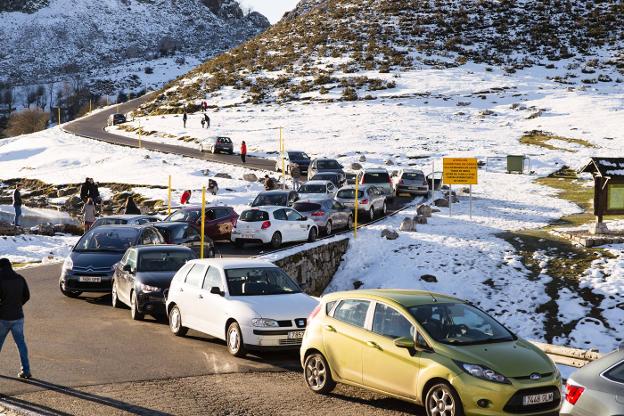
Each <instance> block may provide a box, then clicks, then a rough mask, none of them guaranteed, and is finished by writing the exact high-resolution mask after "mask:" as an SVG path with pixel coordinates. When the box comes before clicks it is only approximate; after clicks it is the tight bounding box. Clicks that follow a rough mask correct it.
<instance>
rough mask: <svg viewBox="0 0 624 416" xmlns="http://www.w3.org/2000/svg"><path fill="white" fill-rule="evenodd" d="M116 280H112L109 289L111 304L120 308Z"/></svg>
mask: <svg viewBox="0 0 624 416" xmlns="http://www.w3.org/2000/svg"><path fill="white" fill-rule="evenodd" d="M117 293H118V291H117V280H113V288H112V289H111V305H112V307H113V308H117V309H119V308H121V302H120V301H119V297H118V295H117Z"/></svg>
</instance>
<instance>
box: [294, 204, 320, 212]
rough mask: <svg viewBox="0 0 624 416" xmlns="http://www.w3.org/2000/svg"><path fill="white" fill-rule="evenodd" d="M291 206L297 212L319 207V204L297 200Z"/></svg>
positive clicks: (310, 210)
mask: <svg viewBox="0 0 624 416" xmlns="http://www.w3.org/2000/svg"><path fill="white" fill-rule="evenodd" d="M293 208H294V209H296V210H297V211H299V212H312V211H318V210H319V209H321V204H315V203H312V202H297V203H295V204H294V205H293Z"/></svg>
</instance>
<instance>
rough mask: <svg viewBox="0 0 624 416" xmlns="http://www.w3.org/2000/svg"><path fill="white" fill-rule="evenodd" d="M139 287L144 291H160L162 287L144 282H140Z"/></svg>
mask: <svg viewBox="0 0 624 416" xmlns="http://www.w3.org/2000/svg"><path fill="white" fill-rule="evenodd" d="M139 289H141V291H143V292H160V288H159V287H156V286H150V285H144V284H143V283H139Z"/></svg>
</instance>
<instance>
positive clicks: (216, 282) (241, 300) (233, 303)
mask: <svg viewBox="0 0 624 416" xmlns="http://www.w3.org/2000/svg"><path fill="white" fill-rule="evenodd" d="M317 305H318V302H317V301H316V300H314V299H313V298H311V297H310V296H308V295H306V294H305V293H303V292H302V291H301V288H300V287H299V286H298V285H297V284H296V283H295V282H294V281H293V280H292V279H291V278H290V277H289V276H288V275H287V274H286V272H284V271H283V270H282V269H280V268H279V267H277V266H275V265H274V264H272V263H269V262H268V261H263V260H249V259H207V260H191V261H189V262H188V263H186V264H185V265H184V266H183V267H182V268H181V269H180V270H179V271H178V272H177V273H176V275H175V276H174V277H173V280H172V281H171V286H170V288H169V292H168V296H167V314H168V316H169V327H170V329H171V332H173V334H175V335H177V336H184V335H185V334H186V332H187V331H188V330H189V329H193V330H196V331H199V332H203V333H205V334H208V335H210V336H213V337H215V338H219V339H222V340H224V341H225V342H226V344H227V348H228V351H229V352H230V354H232V355H234V356H236V357H242V356H244V355H245V354H246V353H247V351H248V350H254V349H297V348H299V347H300V346H301V340H302V339H303V333H304V331H305V328H306V325H307V318H308V316H309V315H310V313H311V312H312V311H313V310H314V308H316V306H317Z"/></svg>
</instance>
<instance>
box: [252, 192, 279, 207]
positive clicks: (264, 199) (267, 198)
mask: <svg viewBox="0 0 624 416" xmlns="http://www.w3.org/2000/svg"><path fill="white" fill-rule="evenodd" d="M251 205H252V206H254V207H261V206H263V205H277V206H282V207H285V206H286V205H288V195H287V194H260V195H258V196H257V197H256V199H255V200H254V202H253V203H252V204H251Z"/></svg>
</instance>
